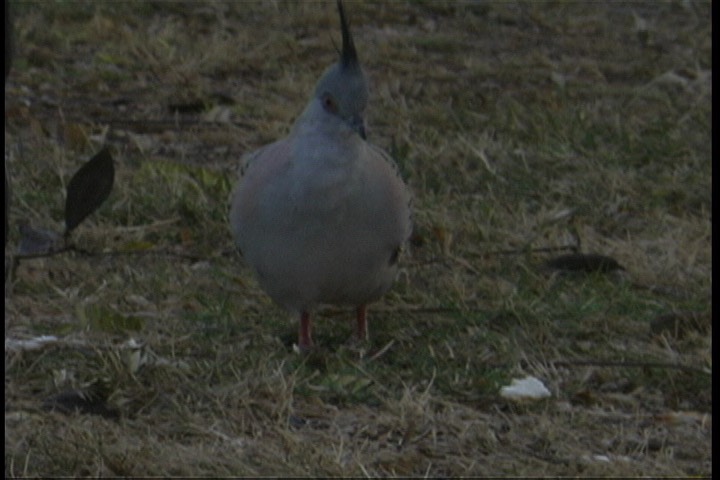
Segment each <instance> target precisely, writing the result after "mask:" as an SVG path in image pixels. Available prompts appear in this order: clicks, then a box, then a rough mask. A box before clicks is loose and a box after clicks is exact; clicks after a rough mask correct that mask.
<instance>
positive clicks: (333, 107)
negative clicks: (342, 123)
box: [322, 93, 338, 114]
mask: <svg viewBox="0 0 720 480" xmlns="http://www.w3.org/2000/svg"><path fill="white" fill-rule="evenodd" d="M322 105H323V108H324V109H325V111H326V112H329V113H332V114H336V113H337V112H338V106H337V103H336V102H335V99H334V98H333V96H332V95H330V94H329V93H325V94H323V96H322Z"/></svg>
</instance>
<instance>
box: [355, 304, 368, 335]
mask: <svg viewBox="0 0 720 480" xmlns="http://www.w3.org/2000/svg"><path fill="white" fill-rule="evenodd" d="M357 338H358V340H360V341H364V340H367V339H368V329H367V305H360V306H359V307H358V308H357Z"/></svg>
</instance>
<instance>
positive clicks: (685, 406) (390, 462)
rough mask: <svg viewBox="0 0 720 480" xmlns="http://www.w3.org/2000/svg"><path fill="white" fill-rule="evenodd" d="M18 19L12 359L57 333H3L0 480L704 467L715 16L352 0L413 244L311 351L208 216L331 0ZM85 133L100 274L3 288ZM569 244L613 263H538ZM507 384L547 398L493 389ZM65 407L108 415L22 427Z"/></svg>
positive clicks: (687, 11) (40, 268) (311, 77)
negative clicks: (581, 268) (95, 170)
mask: <svg viewBox="0 0 720 480" xmlns="http://www.w3.org/2000/svg"><path fill="white" fill-rule="evenodd" d="M12 6H13V8H14V12H15V15H16V16H15V34H16V44H17V51H16V56H15V59H14V63H13V71H12V73H11V75H10V77H9V79H8V81H7V82H6V127H5V141H6V158H7V160H6V162H7V166H8V169H9V171H10V172H11V177H12V182H11V186H12V193H13V197H12V207H11V211H10V215H11V232H10V237H9V241H8V244H7V246H6V293H5V299H6V303H5V319H6V320H5V331H6V339H11V340H18V339H28V338H32V337H37V336H39V335H56V336H57V337H58V340H57V341H55V342H51V343H49V344H46V345H45V346H43V347H42V348H37V349H34V350H33V349H18V348H14V347H13V344H12V343H10V344H8V343H7V340H6V351H5V361H6V384H5V397H6V400H5V404H6V407H5V411H6V414H5V426H6V435H5V465H6V467H5V474H6V476H9V477H17V476H54V475H79V476H80V475H101V476H117V475H121V476H139V475H158V476H190V475H192V476H258V475H279V476H300V475H302V476H345V475H353V476H360V475H371V476H376V475H382V476H407V475H417V476H419V475H432V476H451V475H452V476H458V475H476V476H491V475H493V476H497V475H514V476H526V475H533V476H537V475H591V476H599V475H612V476H629V475H641V474H642V475H650V476H660V475H667V476H687V475H701V476H709V475H711V474H712V463H711V458H712V457H711V448H710V447H711V438H712V437H711V424H712V407H711V404H712V394H711V389H712V383H711V375H710V372H711V370H712V358H711V352H712V341H711V335H710V334H711V330H712V327H711V321H710V312H711V298H712V297H711V286H712V282H711V274H712V269H711V252H712V248H711V226H712V210H711V206H710V200H711V178H712V169H711V128H710V125H711V120H710V118H711V106H710V105H711V78H712V61H711V24H710V20H709V18H710V15H709V14H710V9H711V6H710V3H709V2H667V3H660V4H658V3H655V2H648V3H633V4H623V3H611V4H608V5H604V4H599V3H598V4H595V3H593V4H587V3H575V2H542V3H529V4H525V3H509V2H498V3H487V4H482V5H474V4H463V3H443V2H434V1H433V2H412V3H400V2H391V3H389V4H385V5H381V4H376V3H355V2H351V3H349V4H347V5H346V10H347V13H348V15H349V18H350V21H351V28H352V31H353V33H354V36H355V42H356V44H357V47H358V50H359V53H360V57H361V61H362V62H363V63H364V65H365V67H366V70H367V72H368V74H369V77H370V80H371V103H370V111H369V124H370V127H371V128H370V131H369V135H370V138H371V140H372V141H373V142H374V143H376V144H378V145H381V146H382V147H383V148H385V149H386V150H388V151H390V152H392V153H393V156H394V157H395V158H396V159H397V161H398V164H399V166H400V169H401V172H402V173H403V176H404V178H405V179H406V180H407V182H408V184H409V185H410V187H411V189H412V191H413V194H414V197H415V233H414V237H413V242H412V245H411V247H410V248H409V249H408V255H406V257H405V259H404V263H403V268H402V272H401V274H400V276H399V279H398V282H397V284H396V285H395V287H394V288H393V290H392V291H391V292H390V293H388V294H387V295H386V296H385V297H384V298H383V299H382V300H381V301H379V302H378V303H377V304H376V305H374V306H373V308H372V309H371V311H370V336H371V341H370V343H369V344H368V345H365V346H363V348H362V349H359V348H358V347H355V346H350V345H348V344H347V343H346V340H347V339H348V338H349V337H350V335H351V332H352V324H351V319H352V312H351V311H349V310H346V309H339V308H336V307H325V308H323V309H322V310H321V311H320V312H319V313H318V318H317V322H316V332H315V333H316V340H317V342H318V343H319V344H320V345H321V348H320V349H319V350H318V351H317V352H313V353H312V354H310V355H307V356H300V355H298V354H296V353H294V352H293V351H292V344H293V342H295V341H296V335H297V331H296V330H297V325H296V324H295V323H292V322H291V321H290V320H289V319H288V316H287V314H286V313H285V312H283V311H282V310H281V309H280V308H279V307H277V306H275V305H273V304H272V303H271V301H270V300H269V299H268V298H267V296H266V295H265V294H264V293H263V292H262V291H261V290H260V289H259V287H258V285H257V283H256V282H255V280H254V278H253V277H252V275H251V272H250V270H249V269H248V268H247V266H245V264H244V263H243V261H242V258H241V257H240V256H239V255H237V254H236V253H235V252H234V249H233V246H232V240H231V237H230V234H229V229H228V226H227V224H226V217H227V210H228V196H229V194H230V191H231V189H232V186H233V184H234V182H235V178H236V177H235V176H236V169H237V166H238V161H239V158H240V157H241V155H242V154H244V153H246V152H249V151H251V150H253V149H255V148H257V147H259V146H261V145H263V144H265V143H268V142H270V141H272V140H274V139H276V138H278V137H280V136H282V135H284V134H286V133H287V131H288V129H289V127H290V125H291V123H292V121H293V120H294V118H295V116H296V115H297V114H298V113H299V112H300V111H301V110H302V108H303V105H304V104H305V102H306V101H307V98H308V95H309V92H311V90H312V88H313V85H314V82H315V80H316V79H317V78H318V77H319V75H320V74H321V72H322V71H323V69H324V68H325V67H326V66H327V65H329V64H330V63H332V62H333V61H335V55H336V53H335V50H334V49H333V46H332V40H333V39H334V40H335V42H337V41H339V40H338V39H339V32H338V24H337V22H338V21H337V18H336V17H337V14H336V11H335V9H334V5H332V4H326V3H305V2H301V3H296V2H289V3H285V2H278V3H271V4H268V3H264V2H260V3H248V2H242V3H232V2H231V3H219V2H207V3H194V2H178V3H167V2H145V3H143V4H142V5H140V4H137V5H136V4H126V3H122V2H120V3H117V2H64V1H58V2H53V3H47V2H24V1H23V2H20V1H16V2H13V4H12ZM176 110H177V112H176ZM103 143H105V144H109V145H110V146H111V151H112V153H113V157H114V159H115V168H116V183H115V187H114V190H113V192H112V194H111V195H110V198H109V199H108V200H107V202H106V203H105V204H104V205H103V206H102V207H101V208H100V209H99V210H98V211H97V212H96V213H94V214H93V215H92V216H91V217H89V218H88V219H87V220H86V221H85V222H84V223H83V224H82V225H81V226H80V227H78V229H77V230H76V231H75V232H73V242H74V243H75V244H76V245H78V246H79V247H81V248H83V249H85V250H87V251H89V252H92V253H91V254H81V253H77V252H76V253H72V252H68V253H65V254H62V255H56V256H51V257H45V258H37V259H22V260H21V261H20V262H19V264H18V266H17V268H16V269H11V268H9V267H7V266H9V265H10V263H11V260H10V258H11V257H12V256H13V255H14V252H15V250H16V246H17V244H18V242H19V239H20V237H19V233H18V229H17V224H18V223H22V222H29V223H31V224H32V225H34V226H38V227H43V228H51V229H55V230H57V231H60V230H61V227H62V215H63V202H64V187H65V185H66V184H67V182H68V181H69V179H70V177H71V176H72V174H73V173H74V172H75V171H76V170H77V168H79V166H80V165H81V164H82V163H83V162H84V161H86V160H87V159H88V158H89V157H90V156H91V155H92V154H94V153H95V152H96V151H97V150H99V148H100V146H101V145H102V144H103ZM571 248H572V249H576V250H579V251H581V252H585V253H598V254H603V255H607V256H610V257H612V258H615V259H616V260H617V261H618V262H620V264H622V265H623V267H624V268H625V271H621V272H612V273H610V274H601V273H592V274H579V273H573V274H560V273H557V272H555V273H550V272H547V271H546V270H545V269H543V268H542V264H543V262H544V261H546V260H548V259H550V258H551V257H552V256H554V255H557V254H559V253H562V252H563V251H567V249H571ZM553 249H556V250H554V251H553ZM668 315H670V316H671V317H670V318H671V319H672V318H676V319H677V322H680V323H679V324H677V325H679V326H676V327H675V329H673V328H664V327H657V326H656V325H658V319H660V318H662V317H663V316H668ZM525 375H534V376H536V377H538V378H539V379H541V380H542V381H543V382H544V383H545V385H546V386H547V387H548V388H549V389H550V391H551V393H552V396H551V397H550V398H549V399H546V400H542V401H536V402H529V403H514V402H510V401H508V400H506V399H504V398H502V397H501V396H500V395H499V389H500V387H501V386H504V385H507V384H509V383H510V381H511V379H513V378H518V377H522V376H525ZM69 390H70V391H72V390H80V391H83V392H86V393H87V392H95V393H96V395H97V398H98V399H99V400H98V401H99V402H100V403H102V404H103V405H106V406H107V407H108V408H112V409H114V410H115V411H116V412H118V416H117V418H110V417H108V418H106V417H104V416H102V415H89V414H84V413H78V412H74V413H69V414H65V413H61V412H58V411H54V412H50V411H47V409H45V408H43V405H44V404H45V405H47V402H52V401H55V402H56V403H59V401H58V400H57V398H59V397H57V395H58V394H60V393H62V392H68V391H69ZM53 399H55V400H53ZM44 402H45V403H44ZM91 403H92V402H91Z"/></svg>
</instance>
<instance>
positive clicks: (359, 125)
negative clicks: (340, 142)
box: [350, 115, 367, 140]
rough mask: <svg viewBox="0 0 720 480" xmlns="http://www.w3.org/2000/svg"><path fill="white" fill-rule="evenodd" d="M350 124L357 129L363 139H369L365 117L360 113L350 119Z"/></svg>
mask: <svg viewBox="0 0 720 480" xmlns="http://www.w3.org/2000/svg"><path fill="white" fill-rule="evenodd" d="M350 126H351V127H352V129H353V130H355V131H356V132H357V133H358V135H360V137H361V138H362V139H363V140H367V135H366V134H365V119H364V118H363V117H362V116H360V115H355V116H353V117H352V118H351V119H350Z"/></svg>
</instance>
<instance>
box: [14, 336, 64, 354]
mask: <svg viewBox="0 0 720 480" xmlns="http://www.w3.org/2000/svg"><path fill="white" fill-rule="evenodd" d="M57 341H58V338H57V337H56V336H55V335H40V336H39V337H35V338H29V339H25V340H21V339H13V338H6V339H5V351H6V352H8V351H22V350H39V349H40V348H42V347H44V346H45V345H47V344H48V343H54V342H57Z"/></svg>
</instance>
